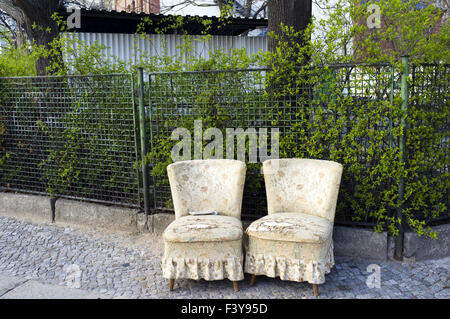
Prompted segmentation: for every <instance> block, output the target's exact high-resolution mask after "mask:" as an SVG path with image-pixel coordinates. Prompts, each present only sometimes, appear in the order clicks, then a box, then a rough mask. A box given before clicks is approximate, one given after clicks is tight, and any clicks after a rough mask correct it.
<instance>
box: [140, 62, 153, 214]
mask: <svg viewBox="0 0 450 319" xmlns="http://www.w3.org/2000/svg"><path fill="white" fill-rule="evenodd" d="M138 87H139V129H140V141H141V161H142V190H143V192H144V211H145V214H146V215H147V216H148V215H150V201H149V200H150V198H149V185H148V165H147V163H146V161H145V156H146V155H147V135H146V134H145V103H144V101H145V99H144V69H142V68H138Z"/></svg>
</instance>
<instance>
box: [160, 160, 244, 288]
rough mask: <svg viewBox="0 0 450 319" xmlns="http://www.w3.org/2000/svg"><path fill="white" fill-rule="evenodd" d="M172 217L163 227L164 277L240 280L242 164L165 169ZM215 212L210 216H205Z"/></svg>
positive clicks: (228, 162) (183, 164)
mask: <svg viewBox="0 0 450 319" xmlns="http://www.w3.org/2000/svg"><path fill="white" fill-rule="evenodd" d="M167 173H168V176H169V182H170V189H171V192H172V199H173V204H174V209H175V218H176V219H175V221H173V222H172V223H171V224H170V225H169V226H168V227H167V228H166V230H165V231H164V234H163V239H164V244H165V249H164V256H163V258H162V265H161V266H162V272H163V277H164V278H167V279H169V290H172V289H173V286H174V281H175V279H181V278H183V279H195V280H198V279H205V280H222V279H226V278H228V279H229V280H231V281H233V286H234V290H235V291H237V290H238V285H237V281H239V280H242V279H244V273H243V251H242V235H243V229H242V223H241V206H242V195H243V189H244V183H245V173H246V166H245V163H243V162H241V161H236V160H225V159H223V160H192V161H182V162H177V163H174V164H171V165H169V166H168V167H167ZM211 211H214V212H213V213H217V214H216V215H214V214H205V213H208V212H211Z"/></svg>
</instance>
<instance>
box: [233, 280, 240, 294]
mask: <svg viewBox="0 0 450 319" xmlns="http://www.w3.org/2000/svg"><path fill="white" fill-rule="evenodd" d="M233 288H234V292H238V291H239V288H238V282H237V281H233Z"/></svg>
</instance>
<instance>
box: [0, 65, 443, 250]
mask: <svg viewBox="0 0 450 319" xmlns="http://www.w3.org/2000/svg"><path fill="white" fill-rule="evenodd" d="M404 62H405V61H404ZM403 66H405V64H403ZM449 69H450V68H449V66H442V65H425V64H422V65H410V66H409V68H408V69H405V68H404V67H401V66H396V67H394V66H391V65H388V64H383V65H356V64H347V65H334V66H326V67H316V68H312V69H307V70H306V71H305V70H298V71H297V72H294V73H289V76H287V77H278V76H277V74H276V73H274V72H272V71H270V70H267V69H251V70H228V71H198V72H168V73H152V74H149V75H148V76H146V77H145V78H144V76H143V72H142V70H140V72H139V74H138V75H139V76H138V77H137V78H138V83H137V84H138V87H137V88H138V89H139V90H135V89H134V86H135V85H134V80H133V76H132V75H130V74H118V75H102V76H64V77H25V78H23V77H22V78H0V190H2V191H20V192H31V193H38V194H50V195H52V196H53V197H58V196H62V197H68V198H76V199H83V200H90V201H96V202H101V203H109V204H120V205H126V206H132V207H140V208H144V210H145V211H146V212H147V213H151V212H157V211H160V210H164V211H171V210H172V203H171V194H170V188H169V184H168V180H167V175H166V167H167V165H168V164H170V163H171V161H172V159H171V151H172V149H173V146H174V144H175V143H177V141H175V140H173V139H171V135H172V132H173V131H174V130H175V129H177V128H186V129H187V130H188V131H189V132H190V133H191V137H192V142H193V143H192V154H193V155H194V153H195V149H196V147H197V146H196V145H195V140H196V139H195V132H194V128H195V124H196V123H197V124H198V123H200V125H201V129H200V134H201V136H200V141H201V143H202V146H203V148H202V150H204V148H205V145H207V144H208V143H210V142H211V141H212V140H213V139H212V136H207V135H208V134H207V129H208V128H218V129H219V130H220V132H221V133H222V135H223V137H224V145H223V146H224V149H225V150H226V147H227V145H225V144H228V142H229V141H227V138H226V137H227V128H228V129H230V128H231V129H238V128H241V129H243V130H246V129H249V128H253V129H254V132H256V133H258V139H257V140H256V144H257V162H256V163H252V162H250V161H249V155H250V153H251V152H252V150H254V149H253V146H254V145H253V144H255V141H254V140H252V139H251V138H249V137H248V138H247V139H246V140H245V141H244V143H243V147H244V149H245V150H246V158H245V160H246V162H247V167H248V169H247V177H246V178H247V180H246V184H245V190H244V200H243V217H244V218H245V219H256V218H259V217H261V216H263V215H265V214H266V196H265V189H264V179H263V176H262V174H261V171H260V170H261V162H263V161H264V159H266V158H267V157H268V156H270V155H272V151H273V148H272V146H274V144H273V142H272V141H271V137H272V136H271V133H272V132H274V131H272V130H275V129H277V130H278V132H279V134H280V140H279V142H280V144H279V150H280V154H279V157H312V158H320V159H330V160H336V161H338V162H341V163H342V164H343V165H344V176H343V179H342V183H341V191H340V197H339V200H338V209H337V215H336V222H337V223H338V224H339V223H340V224H351V225H362V226H374V225H380V215H383V216H386V217H390V218H394V217H401V218H404V217H405V216H406V215H407V213H408V212H412V213H411V214H414V216H415V217H416V218H418V219H420V220H422V221H425V222H426V223H427V224H428V225H433V224H434V223H438V222H445V221H448V220H449V213H448V206H449V203H448V198H449V197H450V196H449V195H450V194H449V189H450V187H449V185H450V182H449V181H450V179H449V168H448V165H449V157H448V155H449V152H448V150H449V139H448V127H449V126H450V125H449V124H450V123H449V116H448V114H449V108H450V105H449V103H450V102H449V100H450V99H449ZM274 75H275V77H274ZM144 79H145V80H146V81H145V82H144ZM135 96H137V97H139V100H138V99H136V98H135ZM405 97H407V98H408V99H406V98H405ZM137 102H139V103H137ZM264 129H265V130H266V131H265V135H264V134H262V133H264V131H263V130H264ZM138 132H139V133H138ZM247 133H252V132H251V131H250V130H248V131H247ZM205 136H206V137H205ZM203 137H205V138H204V139H203ZM264 142H265V143H266V144H267V145H268V152H267V153H266V154H264V153H261V151H260V149H259V147H260V146H261V145H262V144H264ZM231 144H232V145H233V150H234V151H235V154H236V153H237V152H238V148H239V142H238V140H237V139H235V137H233V138H232V140H231ZM241 146H242V145H241ZM147 150H148V151H149V154H146V153H147ZM203 155H205V154H202V157H204V156H203ZM206 155H207V154H206ZM209 155H216V154H209ZM224 155H225V153H224ZM142 159H144V161H141V160H142ZM147 166H148V168H149V174H147V173H146V170H147ZM140 168H141V169H140ZM405 168H406V169H409V173H405ZM142 173H144V174H142ZM146 179H147V180H146ZM402 185H403V186H402ZM411 185H412V186H411ZM416 186H420V187H421V191H420V192H422V193H423V192H425V193H427V194H426V196H424V195H423V194H419V193H420V192H417V193H418V194H416V193H415V191H414V189H411V187H416ZM402 188H403V189H402ZM142 194H143V195H142ZM402 194H403V195H402ZM419 195H420V196H419ZM401 196H404V197H405V198H407V199H408V200H407V201H405V203H402V204H401V205H400V204H399V205H395V203H399V202H400V201H399V198H401ZM403 224H405V221H403ZM403 224H402V225H403ZM381 225H382V226H383V225H384V226H386V224H381ZM384 226H383V227H384ZM399 247H400V246H399Z"/></svg>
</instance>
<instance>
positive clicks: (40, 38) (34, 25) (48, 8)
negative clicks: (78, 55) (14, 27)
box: [0, 0, 62, 75]
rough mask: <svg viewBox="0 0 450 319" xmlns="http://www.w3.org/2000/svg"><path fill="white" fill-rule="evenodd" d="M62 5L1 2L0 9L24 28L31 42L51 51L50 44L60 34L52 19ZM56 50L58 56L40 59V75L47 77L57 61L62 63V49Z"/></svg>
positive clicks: (13, 0)
mask: <svg viewBox="0 0 450 319" xmlns="http://www.w3.org/2000/svg"><path fill="white" fill-rule="evenodd" d="M60 5H61V1H60V0H45V1H36V0H0V9H2V10H3V11H5V12H6V14H8V15H9V16H10V17H11V18H13V19H14V20H16V22H17V23H18V24H19V25H22V26H23V28H24V29H25V32H26V34H27V37H28V38H29V39H30V40H31V41H34V43H35V44H37V45H42V46H44V47H45V48H46V49H51V48H50V45H49V43H50V42H52V40H53V39H55V37H57V36H58V34H59V28H58V25H57V23H56V21H54V20H53V19H52V15H53V13H54V12H55V11H56V10H57V9H58V7H59V6H60ZM56 50H57V53H56V54H50V55H49V57H41V58H39V59H38V61H37V62H36V71H37V74H38V75H47V73H48V72H47V68H48V66H50V65H51V64H52V63H53V62H54V61H55V60H59V61H61V57H62V55H61V53H60V49H59V48H56ZM58 51H59V53H58Z"/></svg>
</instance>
